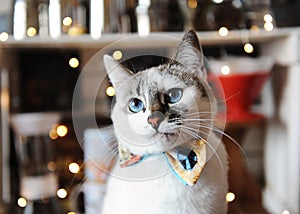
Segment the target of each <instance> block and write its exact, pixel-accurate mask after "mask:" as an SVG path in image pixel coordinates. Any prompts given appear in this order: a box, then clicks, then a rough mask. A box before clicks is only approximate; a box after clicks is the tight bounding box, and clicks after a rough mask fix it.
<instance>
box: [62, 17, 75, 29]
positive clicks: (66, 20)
mask: <svg viewBox="0 0 300 214" xmlns="http://www.w3.org/2000/svg"><path fill="white" fill-rule="evenodd" d="M72 22H73V20H72V18H71V17H69V16H66V17H65V18H64V19H63V25H64V26H67V27H68V26H70V25H71V24H72Z"/></svg>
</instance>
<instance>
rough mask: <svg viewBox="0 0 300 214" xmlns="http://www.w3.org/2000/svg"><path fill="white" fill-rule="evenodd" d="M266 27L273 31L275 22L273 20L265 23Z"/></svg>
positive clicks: (267, 29)
mask: <svg viewBox="0 0 300 214" xmlns="http://www.w3.org/2000/svg"><path fill="white" fill-rule="evenodd" d="M264 28H265V30H266V31H272V30H273V28H274V26H273V24H272V23H271V22H266V23H265V24H264Z"/></svg>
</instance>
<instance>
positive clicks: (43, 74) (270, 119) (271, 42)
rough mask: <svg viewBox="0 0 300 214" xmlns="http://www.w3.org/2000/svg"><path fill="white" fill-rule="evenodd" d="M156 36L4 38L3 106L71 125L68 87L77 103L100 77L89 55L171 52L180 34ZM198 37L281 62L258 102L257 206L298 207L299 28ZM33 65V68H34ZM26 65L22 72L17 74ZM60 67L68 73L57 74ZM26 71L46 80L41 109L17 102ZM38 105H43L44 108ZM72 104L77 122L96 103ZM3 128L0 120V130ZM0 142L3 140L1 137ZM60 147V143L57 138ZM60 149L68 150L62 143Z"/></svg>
mask: <svg viewBox="0 0 300 214" xmlns="http://www.w3.org/2000/svg"><path fill="white" fill-rule="evenodd" d="M161 35H164V36H163V37H161V38H160V37H159V34H158V36H157V37H152V36H149V37H142V38H140V37H139V39H136V40H135V39H134V38H133V39H131V40H124V38H127V37H133V36H135V37H136V38H137V37H138V35H136V34H104V35H102V37H101V38H100V39H99V40H93V39H91V38H90V37H89V36H88V35H81V36H77V37H66V36H63V37H61V38H60V39H57V40H53V39H46V38H43V39H40V38H30V39H28V40H21V41H14V40H13V39H12V38H9V40H7V41H5V42H0V69H4V68H5V69H6V70H8V71H9V76H10V82H11V84H10V94H11V100H10V101H11V110H10V112H19V111H22V109H23V110H24V111H45V110H52V111H61V112H62V113H63V114H64V115H65V118H67V119H66V121H68V124H69V125H70V127H72V117H71V116H72V115H71V112H72V105H71V103H72V95H73V91H72V89H73V88H72V87H74V84H78V85H79V89H78V90H80V93H81V95H80V96H81V98H82V101H86V100H91V99H94V98H95V97H89V96H90V94H89V87H91V85H93V84H95V83H96V84H97V82H95V81H97V78H95V77H96V75H98V74H99V72H100V73H102V75H105V74H104V73H105V71H104V70H103V65H102V70H101V69H99V70H98V68H97V67H93V68H90V67H89V63H90V61H93V60H94V61H97V60H98V62H97V63H99V65H100V66H101V63H102V58H97V56H101V54H100V55H97V53H98V52H99V51H100V50H102V51H103V52H104V53H108V54H112V53H113V52H114V51H115V50H124V53H125V54H126V51H128V52H130V51H131V52H132V50H140V49H144V50H145V49H151V50H153V51H152V52H151V53H156V52H155V51H154V50H161V51H163V52H164V53H172V51H174V48H175V47H176V46H177V45H178V43H179V41H180V38H181V37H182V35H183V33H176V32H173V33H163V34H161ZM198 35H199V38H200V41H201V43H202V45H203V47H204V52H205V54H207V53H208V54H210V51H209V50H210V49H211V48H212V47H219V48H220V50H221V49H222V48H224V47H225V48H226V47H227V46H228V47H229V46H237V47H240V48H241V50H242V47H243V44H244V43H245V42H251V43H252V44H254V46H255V48H256V50H257V51H256V53H255V54H257V55H260V54H268V55H271V56H274V57H275V59H276V62H277V64H279V65H280V66H281V68H284V71H285V74H286V75H285V77H286V78H285V79H280V78H278V76H280V75H281V72H276V70H275V72H273V74H272V78H271V80H270V81H269V82H268V84H267V85H266V87H265V89H264V91H263V94H262V99H261V100H262V102H261V105H260V106H259V109H260V111H261V112H262V113H264V114H265V116H266V118H267V122H266V128H265V130H264V132H265V140H264V142H262V144H263V145H264V151H263V152H264V173H265V186H264V191H263V204H264V206H265V208H266V210H268V211H270V212H272V213H281V212H282V211H283V210H288V211H290V213H299V212H300V207H299V201H300V130H299V127H300V84H299V81H300V63H299V62H300V52H299V47H300V29H299V28H283V29H274V30H273V31H271V32H266V31H263V30H261V31H255V32H252V31H248V30H240V31H229V34H228V35H227V36H225V37H221V36H220V35H219V34H218V32H212V31H211V32H199V34H198ZM167 36H170V37H167ZM158 38H159V39H158ZM170 38H173V39H170ZM116 41H118V46H114V45H113V44H114V42H116ZM137 53H138V51H137ZM95 54H96V55H95ZM132 54H134V53H132ZM72 57H76V58H78V59H79V63H80V66H79V68H78V69H75V70H74V69H71V68H70V67H69V65H68V60H69V59H70V58H72ZM32 59H34V60H32ZM35 60H36V62H35ZM47 63H49V64H47ZM97 63H96V64H97ZM97 65H98V64H97ZM38 66H40V67H38ZM56 66H59V68H56ZM21 68H22V70H21ZM24 68H25V69H24ZM31 68H32V69H31ZM34 69H35V70H36V71H38V73H35V72H36V71H34ZM60 69H62V70H60ZM82 69H94V70H95V71H94V72H95V76H93V75H91V76H86V78H83V79H80V81H79V82H78V81H77V80H78V78H80V75H81V74H82ZM25 71H26V72H27V73H26V74H22V72H25ZM66 71H67V73H64V72H66ZM279 71H280V69H279ZM68 72H69V73H68ZM72 72H73V73H72ZM49 73H52V75H50V76H51V77H50V76H48V74H49ZM27 74H28V75H31V76H32V77H33V80H35V81H45V84H42V85H43V86H46V85H47V84H48V83H49V82H51V85H52V87H53V88H51V90H50V91H48V92H45V93H46V94H47V95H45V96H48V97H47V98H46V99H45V103H42V104H41V106H42V107H41V108H36V106H37V105H33V106H31V107H30V105H32V103H31V101H27V103H26V102H25V103H24V101H23V100H24V99H25V98H26V96H23V95H24V93H28V92H29V90H31V89H32V87H33V84H34V83H28V84H29V85H27V86H26V85H24V84H22V83H21V82H22V81H21V80H22V78H23V80H24V78H25V79H26V78H27V77H26V75H27ZM22 75H23V76H22ZM24 75H25V77H24ZM28 75H27V76H28ZM33 82H34V81H33ZM101 84H102V85H101V86H99V91H98V92H97V94H96V95H95V96H96V101H95V100H94V102H93V103H94V104H95V103H96V114H97V116H98V117H99V120H98V122H99V124H100V125H101V124H103V125H104V124H108V123H109V119H108V118H109V111H110V102H111V98H109V97H107V96H106V94H105V88H106V87H107V86H108V85H109V82H108V80H107V79H104V81H103V82H101ZM278 84H280V86H281V87H280V88H278V87H277V86H278ZM28 87H29V88H28ZM32 90H38V92H41V90H42V89H38V88H34V89H32ZM53 90H54V91H53ZM61 90H62V91H65V95H64V96H65V97H64V96H62V98H61V100H60V99H57V100H56V98H52V97H50V95H55V94H57V93H60V92H61ZM20 92H22V93H23V95H22V93H21V94H20ZM35 93H37V91H35ZM49 94H50V95H49ZM278 94H280V96H278ZM22 96H23V97H22ZM24 97H25V98H24ZM42 98H43V95H42ZM44 98H45V97H44ZM27 100H28V99H27ZM25 101H26V99H25ZM49 101H50V102H49ZM51 101H53V102H51ZM47 102H49V103H47ZM45 106H47V107H48V108H49V109H43V107H45ZM78 106H79V108H78V109H75V113H77V114H78V115H77V116H78V117H80V118H81V119H82V123H83V124H84V123H85V122H86V121H87V120H86V117H88V115H91V114H94V113H95V112H91V110H94V111H95V108H94V109H93V108H92V109H90V108H89V107H87V108H85V107H84V106H80V105H78ZM73 110H74V109H73ZM73 113H74V112H73ZM89 126H90V124H88V122H87V123H86V124H85V125H84V126H83V127H86V128H88V127H89ZM3 128H4V127H2V126H1V129H2V130H3ZM81 131H83V130H81ZM69 137H70V136H69ZM80 140H81V139H80ZM80 140H77V139H76V136H75V134H74V133H73V136H72V137H70V139H69V141H72V142H73V143H74V144H77V146H75V147H74V146H73V148H75V150H74V151H76V150H81V147H79V146H78V145H80V143H81V142H80ZM78 141H79V142H78ZM1 145H2V146H3V145H5V144H4V143H3V142H2V144H1ZM62 147H67V146H66V144H64V145H63V146H62ZM66 150H69V151H73V150H72V149H71V150H70V148H69V147H68V148H67V149H66ZM81 152H82V151H81ZM69 154H70V153H69ZM70 157H71V155H70ZM72 158H73V159H74V158H80V152H79V156H77V157H72ZM0 163H1V162H0ZM2 164H4V165H5V164H7V160H3V162H2ZM61 166H62V164H61ZM2 168H3V167H2ZM2 177H3V176H2Z"/></svg>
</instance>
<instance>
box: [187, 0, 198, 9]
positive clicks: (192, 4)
mask: <svg viewBox="0 0 300 214" xmlns="http://www.w3.org/2000/svg"><path fill="white" fill-rule="evenodd" d="M197 6H198V2H197V0H188V7H189V8H191V9H195V8H197Z"/></svg>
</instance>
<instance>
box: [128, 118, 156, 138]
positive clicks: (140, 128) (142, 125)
mask: <svg viewBox="0 0 300 214" xmlns="http://www.w3.org/2000/svg"><path fill="white" fill-rule="evenodd" d="M147 118H148V116H147V115H146V114H143V113H137V114H132V115H129V116H128V123H129V126H130V129H131V131H132V132H134V133H136V134H138V135H144V136H145V135H151V134H153V132H154V129H152V128H151V126H150V125H149V124H148V123H147V122H146V121H147Z"/></svg>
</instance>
